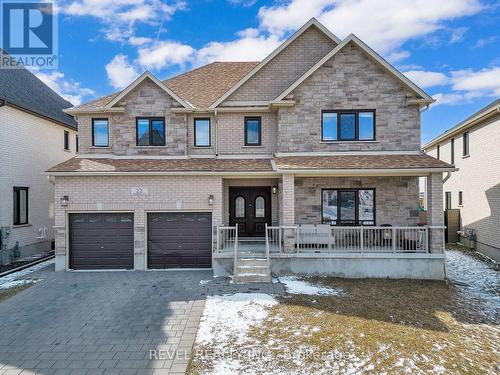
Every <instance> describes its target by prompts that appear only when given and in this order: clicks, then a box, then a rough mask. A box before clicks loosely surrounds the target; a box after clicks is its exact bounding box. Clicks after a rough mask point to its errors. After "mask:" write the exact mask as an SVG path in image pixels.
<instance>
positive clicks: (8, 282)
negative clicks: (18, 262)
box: [0, 259, 54, 290]
mask: <svg viewBox="0 0 500 375" xmlns="http://www.w3.org/2000/svg"><path fill="white" fill-rule="evenodd" d="M53 263H54V259H49V260H46V261H45V262H41V263H38V264H35V265H34V266H31V267H29V268H25V269H24V270H21V271H17V272H14V273H11V274H9V275H7V276H3V277H0V290H2V289H8V288H13V287H15V286H19V285H23V284H27V283H33V282H38V281H40V279H22V278H23V277H25V276H27V275H29V274H31V273H33V272H35V271H38V270H40V269H42V268H45V267H47V266H49V265H51V264H53Z"/></svg>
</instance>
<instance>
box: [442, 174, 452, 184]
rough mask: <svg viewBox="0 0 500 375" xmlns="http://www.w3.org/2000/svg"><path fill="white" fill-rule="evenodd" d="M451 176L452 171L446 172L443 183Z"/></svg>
mask: <svg viewBox="0 0 500 375" xmlns="http://www.w3.org/2000/svg"><path fill="white" fill-rule="evenodd" d="M450 177H451V172H446V176H445V177H444V178H443V184H444V183H445V182H446V181H448V179H449V178H450Z"/></svg>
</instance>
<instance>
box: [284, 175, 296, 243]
mask: <svg viewBox="0 0 500 375" xmlns="http://www.w3.org/2000/svg"><path fill="white" fill-rule="evenodd" d="M282 182H283V183H282V189H283V191H282V193H281V197H282V207H283V218H282V220H281V221H282V223H283V225H294V224H295V176H294V175H293V174H284V175H283V178H282ZM295 238H296V237H295V231H294V230H293V229H284V230H283V251H284V252H293V251H295Z"/></svg>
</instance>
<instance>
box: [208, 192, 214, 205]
mask: <svg viewBox="0 0 500 375" xmlns="http://www.w3.org/2000/svg"><path fill="white" fill-rule="evenodd" d="M208 205H209V206H213V205H214V195H213V194H210V195H209V196H208Z"/></svg>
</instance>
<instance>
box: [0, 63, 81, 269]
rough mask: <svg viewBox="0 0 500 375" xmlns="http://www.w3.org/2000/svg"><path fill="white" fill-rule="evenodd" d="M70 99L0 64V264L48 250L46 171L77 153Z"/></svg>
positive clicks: (50, 221)
mask: <svg viewBox="0 0 500 375" xmlns="http://www.w3.org/2000/svg"><path fill="white" fill-rule="evenodd" d="M71 106H72V104H71V103H70V102H68V101H67V100H65V99H63V98H62V97H60V96H59V95H58V94H56V93H55V92H54V91H52V90H51V89H50V88H49V87H48V86H47V85H45V84H44V83H43V82H42V81H40V80H39V79H38V78H37V77H36V76H35V75H33V74H32V73H31V72H30V71H28V70H27V69H25V68H24V67H21V66H20V67H19V68H18V69H0V227H2V228H3V229H2V230H1V233H2V235H1V238H0V248H1V250H0V255H1V258H2V259H1V260H0V264H1V263H2V262H3V263H10V262H11V261H13V260H14V259H15V258H24V257H26V256H31V255H34V254H40V253H45V252H48V251H50V250H51V248H52V247H53V241H54V229H53V227H54V215H55V210H54V185H53V184H52V183H51V182H50V181H49V180H48V179H47V176H46V174H45V171H46V170H47V168H50V167H51V166H53V165H54V164H56V163H60V162H63V161H64V160H67V159H70V158H72V157H74V156H75V155H76V148H77V124H76V121H75V120H74V119H73V117H72V116H70V115H68V114H66V113H64V112H63V110H64V109H65V108H69V107H71Z"/></svg>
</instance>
